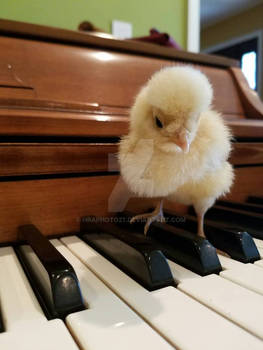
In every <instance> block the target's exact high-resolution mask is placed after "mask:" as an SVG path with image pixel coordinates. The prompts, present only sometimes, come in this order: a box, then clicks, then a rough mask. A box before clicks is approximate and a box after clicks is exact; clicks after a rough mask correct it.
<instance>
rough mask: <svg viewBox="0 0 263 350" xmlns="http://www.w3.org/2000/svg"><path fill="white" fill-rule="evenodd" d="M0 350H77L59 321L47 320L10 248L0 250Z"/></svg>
mask: <svg viewBox="0 0 263 350" xmlns="http://www.w3.org/2000/svg"><path fill="white" fill-rule="evenodd" d="M0 305H1V312H2V316H3V320H2V321H3V327H4V332H2V333H0V349H3V350H14V349H20V350H35V349H38V350H46V349H49V350H56V349H63V350H77V349H78V347H77V346H76V343H75V342H74V340H73V338H72V337H71V335H70V334H69V332H68V330H67V329H66V327H65V325H64V324H63V322H61V321H60V320H52V321H47V319H46V317H45V315H44V313H43V311H42V309H41V307H40V305H39V303H38V301H37V299H36V297H35V295H34V293H33V291H32V289H31V286H30V284H29V282H28V280H27V278H26V276H25V274H24V271H23V269H22V267H21V265H20V263H19V261H18V258H17V256H16V254H15V251H14V249H13V248H12V247H5V248H0Z"/></svg>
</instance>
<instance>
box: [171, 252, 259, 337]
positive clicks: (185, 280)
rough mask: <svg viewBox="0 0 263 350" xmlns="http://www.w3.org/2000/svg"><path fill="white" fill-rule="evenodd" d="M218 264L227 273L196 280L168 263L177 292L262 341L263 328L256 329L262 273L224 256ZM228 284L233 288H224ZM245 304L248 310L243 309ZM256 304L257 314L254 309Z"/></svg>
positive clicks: (182, 269)
mask: <svg viewBox="0 0 263 350" xmlns="http://www.w3.org/2000/svg"><path fill="white" fill-rule="evenodd" d="M220 261H221V263H222V266H223V268H225V267H228V268H229V269H230V270H225V271H222V272H220V277H219V276H217V275H210V276H205V277H199V276H198V275H196V274H194V273H193V272H191V271H189V270H187V269H185V268H184V267H182V266H179V265H178V264H176V263H174V262H172V261H169V265H170V268H171V271H172V273H173V276H174V278H175V280H176V282H177V284H178V289H180V290H182V291H184V292H186V293H187V294H188V295H190V296H192V297H194V298H195V299H196V300H198V301H200V302H201V303H203V304H204V305H206V306H208V307H210V308H212V309H213V310H214V311H216V312H218V313H220V314H222V316H224V317H226V318H228V319H229V320H231V321H233V322H235V323H236V324H237V325H239V326H241V327H243V328H245V329H246V330H248V331H250V332H251V333H252V334H254V335H256V336H258V337H261V338H262V339H263V325H260V326H258V325H256V324H257V323H258V322H257V317H259V315H263V304H262V302H263V297H262V296H261V295H262V294H263V282H262V281H263V280H262V277H263V271H260V270H261V269H260V268H259V267H256V266H254V265H252V264H243V263H240V262H237V261H235V260H232V259H230V258H226V257H224V256H220ZM210 277H211V279H210ZM228 280H230V281H233V282H235V283H236V284H234V283H230V284H226V283H225V281H228ZM243 287H245V288H248V289H245V288H243ZM217 288H218V291H217ZM254 292H255V293H254ZM256 293H258V294H256ZM259 294H261V295H259ZM232 299H233V301H232V303H231V300H232ZM246 303H247V304H248V305H249V306H250V309H249V308H244V309H242V305H243V304H246ZM257 303H258V305H260V306H259V307H260V310H258V309H257ZM239 308H240V310H239ZM254 313H255V314H254Z"/></svg>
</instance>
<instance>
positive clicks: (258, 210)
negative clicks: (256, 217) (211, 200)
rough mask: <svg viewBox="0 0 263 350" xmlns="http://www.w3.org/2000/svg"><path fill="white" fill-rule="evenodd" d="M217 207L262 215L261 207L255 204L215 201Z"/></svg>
mask: <svg viewBox="0 0 263 350" xmlns="http://www.w3.org/2000/svg"><path fill="white" fill-rule="evenodd" d="M216 204H217V205H219V206H221V207H227V208H233V209H240V210H245V211H248V212H251V213H258V214H263V207H262V206H260V205H256V204H249V203H243V202H242V203H241V202H231V201H217V202H216Z"/></svg>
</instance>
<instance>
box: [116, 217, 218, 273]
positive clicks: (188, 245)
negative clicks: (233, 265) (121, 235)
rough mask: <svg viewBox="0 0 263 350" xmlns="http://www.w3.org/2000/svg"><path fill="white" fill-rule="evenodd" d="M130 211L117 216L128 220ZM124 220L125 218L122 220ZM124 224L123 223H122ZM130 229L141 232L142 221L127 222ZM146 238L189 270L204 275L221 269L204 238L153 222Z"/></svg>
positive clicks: (211, 247) (212, 248) (215, 255)
mask: <svg viewBox="0 0 263 350" xmlns="http://www.w3.org/2000/svg"><path fill="white" fill-rule="evenodd" d="M132 216H133V214H132V213H129V212H123V213H119V217H125V218H127V219H128V220H129V218H131V217H132ZM123 221H124V222H125V220H123ZM122 226H124V225H122ZM124 227H129V231H130V232H131V230H133V231H136V232H140V235H142V233H143V228H144V223H142V222H141V223H140V222H137V223H134V224H132V225H130V224H129V222H128V221H127V224H126V225H125V226H124ZM147 238H148V239H149V240H151V241H152V242H153V243H154V244H155V245H156V246H157V247H158V248H159V249H160V250H161V251H162V252H163V253H164V254H165V256H166V257H167V258H169V259H171V260H173V261H175V262H178V263H179V264H181V265H183V266H185V267H187V268H189V269H190V270H191V271H193V272H196V273H198V274H200V275H201V276H205V275H207V274H210V273H218V272H219V271H221V266H220V262H219V260H218V257H217V254H216V250H215V248H214V247H213V246H212V245H211V244H210V243H209V242H208V241H207V240H206V239H204V238H202V237H199V236H197V235H196V234H193V233H190V232H187V231H185V230H182V229H180V228H177V227H173V226H171V225H167V224H165V223H158V222H154V223H152V224H151V226H150V228H149V231H148V235H147Z"/></svg>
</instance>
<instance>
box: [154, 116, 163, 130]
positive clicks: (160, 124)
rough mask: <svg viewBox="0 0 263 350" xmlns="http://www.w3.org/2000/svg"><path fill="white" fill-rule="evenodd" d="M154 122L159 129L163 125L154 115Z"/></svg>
mask: <svg viewBox="0 0 263 350" xmlns="http://www.w3.org/2000/svg"><path fill="white" fill-rule="evenodd" d="M155 124H156V126H157V127H158V128H160V129H161V128H162V127H163V124H162V122H161V121H160V119H159V118H158V117H155Z"/></svg>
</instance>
